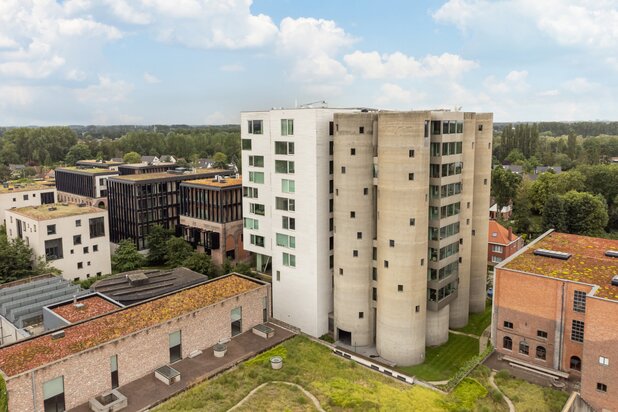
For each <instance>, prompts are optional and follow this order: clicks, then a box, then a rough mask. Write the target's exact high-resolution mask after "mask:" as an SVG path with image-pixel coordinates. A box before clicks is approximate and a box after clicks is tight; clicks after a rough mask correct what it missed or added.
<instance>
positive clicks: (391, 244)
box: [388, 239, 395, 247]
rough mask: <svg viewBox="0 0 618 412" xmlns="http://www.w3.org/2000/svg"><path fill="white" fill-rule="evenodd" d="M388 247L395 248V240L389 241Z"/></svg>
mask: <svg viewBox="0 0 618 412" xmlns="http://www.w3.org/2000/svg"><path fill="white" fill-rule="evenodd" d="M388 245H389V246H390V247H395V241H394V240H393V239H391V240H389V241H388Z"/></svg>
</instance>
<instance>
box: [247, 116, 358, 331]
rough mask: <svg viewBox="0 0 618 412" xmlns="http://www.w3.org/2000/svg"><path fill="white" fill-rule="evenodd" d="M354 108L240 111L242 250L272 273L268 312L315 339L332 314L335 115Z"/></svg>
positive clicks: (262, 268) (260, 267) (325, 327)
mask: <svg viewBox="0 0 618 412" xmlns="http://www.w3.org/2000/svg"><path fill="white" fill-rule="evenodd" d="M355 111H359V110H357V109H328V108H301V109H273V110H269V111H258V112H244V113H241V138H242V163H243V165H244V170H243V176H242V179H243V181H242V182H243V216H244V238H243V242H244V247H245V250H249V251H251V252H253V253H255V254H256V255H257V267H258V270H265V269H267V268H268V267H270V268H271V270H272V276H273V284H272V285H273V286H272V288H273V289H272V290H273V316H274V317H275V318H277V319H279V320H282V321H284V322H287V323H289V324H291V325H294V326H296V327H299V328H300V329H301V330H302V331H303V332H305V333H308V334H310V335H312V336H321V335H322V334H324V333H327V332H328V329H329V327H328V326H329V325H328V323H329V314H331V312H332V311H333V279H332V271H333V265H334V262H333V251H332V249H333V245H334V240H333V213H332V212H333V181H332V179H333V175H332V173H333V163H332V159H333V156H332V155H333V151H332V150H333V134H334V124H333V116H334V114H335V113H342V112H343V113H352V112H355Z"/></svg>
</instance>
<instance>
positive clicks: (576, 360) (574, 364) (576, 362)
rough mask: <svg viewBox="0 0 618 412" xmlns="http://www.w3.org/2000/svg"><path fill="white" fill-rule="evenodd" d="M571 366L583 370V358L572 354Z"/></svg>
mask: <svg viewBox="0 0 618 412" xmlns="http://www.w3.org/2000/svg"><path fill="white" fill-rule="evenodd" d="M569 368H571V369H573V370H574V371H581V370H582V360H581V359H579V357H578V356H571V360H570V362H569Z"/></svg>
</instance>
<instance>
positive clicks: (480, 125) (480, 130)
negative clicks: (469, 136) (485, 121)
mask: <svg viewBox="0 0 618 412" xmlns="http://www.w3.org/2000/svg"><path fill="white" fill-rule="evenodd" d="M482 131H483V125H482V124H479V132H482Z"/></svg>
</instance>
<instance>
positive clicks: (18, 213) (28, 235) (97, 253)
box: [6, 204, 112, 280]
mask: <svg viewBox="0 0 618 412" xmlns="http://www.w3.org/2000/svg"><path fill="white" fill-rule="evenodd" d="M39 207H45V208H47V207H54V208H56V212H59V213H54V212H50V217H49V218H45V219H37V218H36V216H34V215H32V214H31V213H30V210H29V209H32V207H30V208H22V209H17V210H9V211H7V213H6V219H7V235H8V237H9V239H16V238H18V237H20V234H19V230H18V227H17V225H18V224H19V223H21V238H22V239H23V240H24V241H25V242H26V244H28V245H29V246H30V247H31V248H32V250H33V251H34V253H35V255H36V256H43V257H45V256H46V245H45V242H46V241H49V240H53V239H61V242H62V257H61V258H57V259H53V260H48V262H49V264H50V265H51V266H53V267H55V268H57V269H59V270H61V271H62V276H63V277H64V278H65V279H67V280H78V279H79V280H81V279H86V278H88V277H91V276H97V275H106V274H109V273H111V272H112V267H111V255H110V242H109V223H108V217H107V211H105V210H101V209H98V208H94V207H91V206H84V207H78V206H77V205H66V204H54V205H44V206H39ZM63 208H72V209H74V210H77V211H76V212H75V213H72V214H69V215H67V213H61V212H62V209H63ZM54 214H56V215H57V217H56V216H54ZM95 218H103V222H104V226H103V227H104V234H103V235H97V236H95V237H91V233H90V220H91V219H95ZM52 226H54V227H53V229H52ZM48 227H50V228H49V230H48ZM48 232H49V234H48ZM76 236H79V238H76Z"/></svg>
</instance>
